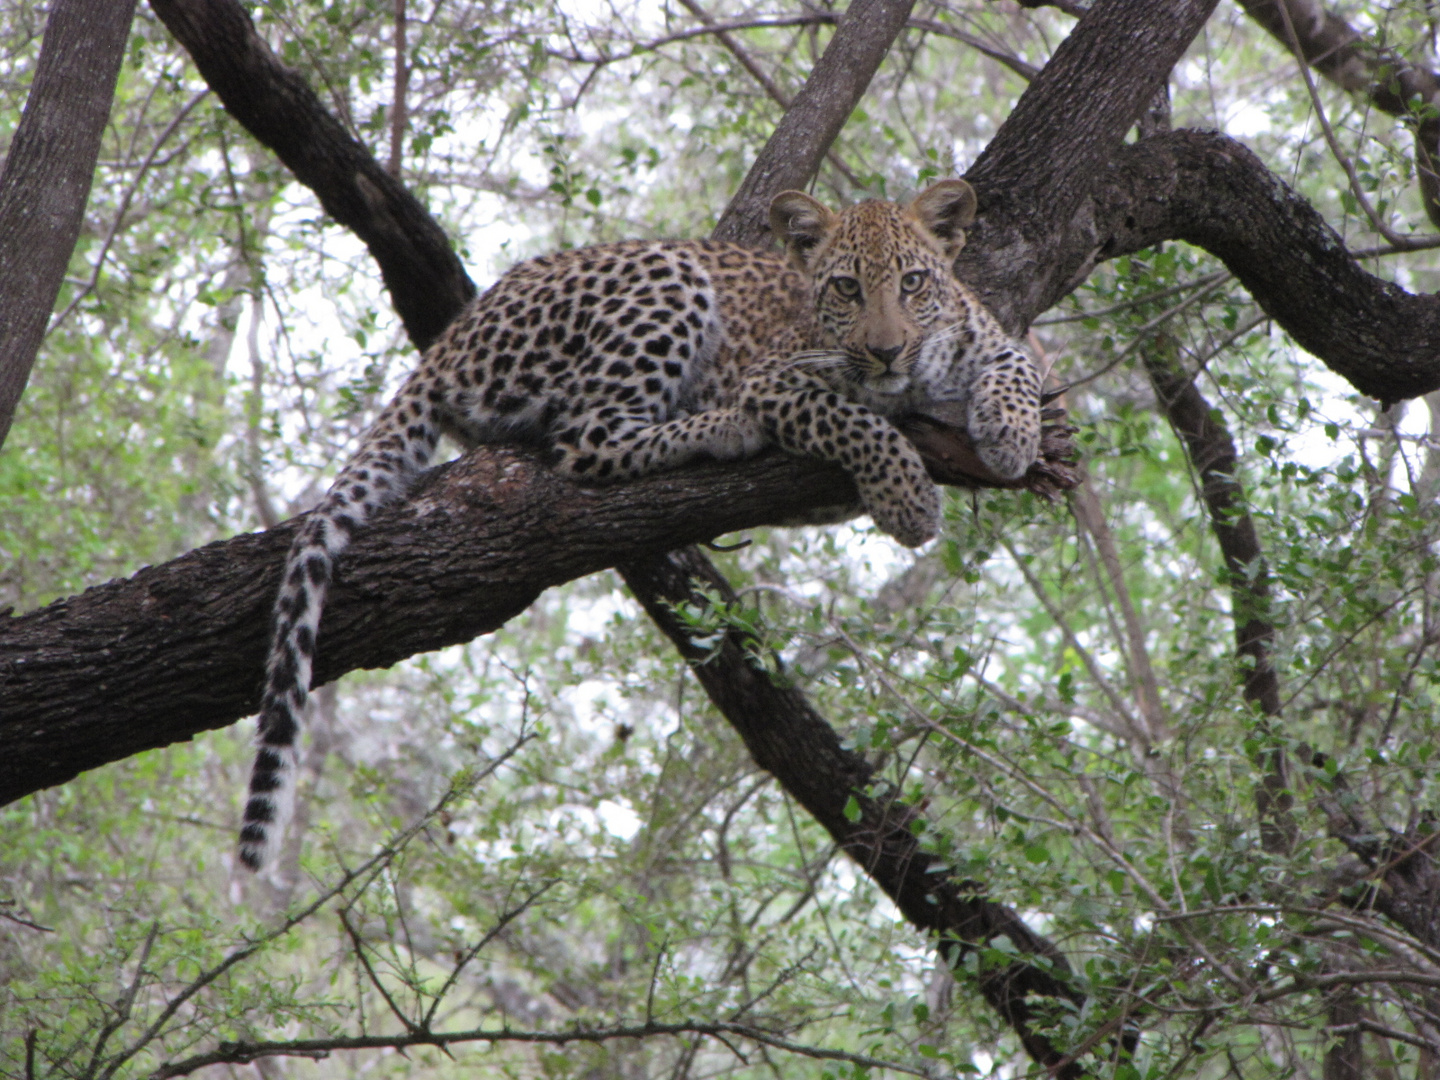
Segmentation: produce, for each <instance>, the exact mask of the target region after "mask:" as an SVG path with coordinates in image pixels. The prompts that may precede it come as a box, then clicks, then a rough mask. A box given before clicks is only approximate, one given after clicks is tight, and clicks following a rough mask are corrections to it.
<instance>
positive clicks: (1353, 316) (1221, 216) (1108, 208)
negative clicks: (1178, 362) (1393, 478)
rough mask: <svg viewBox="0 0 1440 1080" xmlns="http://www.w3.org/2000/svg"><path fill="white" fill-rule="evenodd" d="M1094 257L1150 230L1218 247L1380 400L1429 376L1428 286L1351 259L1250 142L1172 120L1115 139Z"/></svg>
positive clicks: (1411, 389) (1270, 302) (1152, 236)
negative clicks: (1129, 141) (1137, 135)
mask: <svg viewBox="0 0 1440 1080" xmlns="http://www.w3.org/2000/svg"><path fill="white" fill-rule="evenodd" d="M1093 220H1094V232H1093V234H1092V235H1093V239H1094V241H1095V249H1094V252H1095V253H1094V256H1093V257H1094V260H1095V261H1097V262H1098V261H1101V260H1103V259H1110V258H1114V257H1116V256H1117V255H1123V254H1127V253H1129V252H1132V251H1137V250H1139V249H1141V248H1145V247H1149V246H1150V245H1152V244H1155V243H1158V242H1159V241H1161V240H1184V241H1186V242H1187V243H1191V244H1194V245H1196V246H1197V247H1201V248H1204V249H1205V250H1206V251H1208V252H1210V253H1211V254H1212V255H1215V256H1216V257H1217V258H1219V259H1220V260H1221V261H1222V262H1224V264H1225V265H1226V266H1227V267H1228V268H1229V269H1230V271H1231V272H1232V273H1233V274H1234V275H1235V276H1236V277H1237V278H1238V279H1239V280H1240V282H1241V283H1242V284H1243V285H1244V286H1245V288H1246V289H1248V290H1249V292H1250V295H1251V296H1253V297H1254V298H1255V301H1256V303H1258V304H1259V305H1260V306H1261V307H1262V308H1263V309H1264V310H1265V312H1266V314H1268V315H1270V316H1271V317H1272V318H1273V319H1275V321H1276V322H1278V323H1279V324H1280V325H1281V326H1282V327H1284V328H1285V330H1286V331H1287V332H1288V333H1289V334H1290V336H1291V337H1293V338H1294V339H1295V340H1296V341H1297V342H1299V344H1300V345H1301V346H1303V347H1304V348H1306V349H1308V350H1309V351H1310V352H1312V353H1314V354H1315V356H1317V357H1319V358H1320V359H1321V360H1322V361H1324V363H1325V364H1326V366H1327V367H1329V368H1330V369H1331V370H1332V371H1334V372H1336V373H1337V374H1339V375H1341V376H1343V377H1344V378H1345V379H1346V380H1347V381H1349V383H1350V384H1351V385H1352V386H1354V387H1355V388H1356V389H1357V390H1359V391H1360V392H1361V393H1364V394H1368V395H1370V396H1371V397H1374V398H1378V399H1379V400H1380V401H1382V402H1385V403H1387V404H1388V403H1391V402H1395V401H1399V400H1401V399H1403V398H1411V397H1418V396H1419V395H1421V394H1425V393H1429V392H1430V391H1431V390H1434V389H1436V388H1437V387H1440V297H1436V296H1417V295H1415V294H1412V293H1408V292H1406V291H1405V290H1404V289H1402V288H1401V287H1400V286H1398V285H1395V284H1393V283H1391V282H1388V281H1383V280H1381V279H1380V278H1377V277H1375V276H1373V275H1371V274H1368V273H1366V272H1365V271H1364V270H1363V269H1361V267H1360V264H1359V263H1357V262H1356V261H1355V259H1354V257H1353V256H1352V255H1351V254H1350V253H1349V252H1348V251H1347V250H1346V249H1345V245H1344V243H1343V241H1341V239H1340V237H1339V236H1338V235H1337V234H1336V233H1335V231H1334V230H1333V229H1332V228H1330V226H1329V225H1327V224H1326V223H1325V219H1324V218H1322V217H1321V216H1320V214H1319V213H1318V212H1317V211H1316V210H1315V208H1314V207H1312V206H1311V205H1310V204H1309V203H1308V202H1306V201H1305V200H1304V199H1303V198H1301V197H1300V196H1299V195H1298V194H1296V193H1295V192H1294V191H1293V190H1292V189H1290V188H1289V187H1287V186H1286V185H1285V184H1284V183H1283V182H1282V181H1281V180H1280V179H1279V178H1278V177H1276V176H1275V174H1274V173H1272V172H1270V170H1269V169H1267V168H1266V167H1265V165H1264V163H1263V162H1261V161H1260V159H1259V158H1257V157H1256V156H1255V155H1254V154H1253V153H1251V151H1250V150H1248V149H1247V148H1246V147H1245V146H1243V145H1242V144H1241V143H1238V142H1236V141H1235V140H1234V139H1230V138H1227V137H1226V136H1224V135H1219V134H1216V133H1214V132H1201V131H1175V132H1171V133H1169V134H1166V135H1157V136H1154V137H1152V138H1149V139H1145V140H1143V141H1141V142H1139V143H1135V144H1133V145H1130V146H1126V147H1124V148H1123V149H1122V150H1121V151H1120V152H1119V153H1117V154H1116V155H1115V158H1114V161H1113V164H1112V166H1111V168H1110V170H1109V175H1108V176H1107V177H1105V178H1104V179H1103V180H1102V181H1101V183H1100V185H1099V186H1098V187H1097V189H1096V192H1095V205H1094V219H1093Z"/></svg>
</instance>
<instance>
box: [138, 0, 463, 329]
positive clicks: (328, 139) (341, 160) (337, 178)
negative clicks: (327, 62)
mask: <svg viewBox="0 0 1440 1080" xmlns="http://www.w3.org/2000/svg"><path fill="white" fill-rule="evenodd" d="M150 6H151V7H152V8H154V9H155V14H157V15H159V16H160V19H161V20H162V21H163V22H164V23H165V26H166V27H167V28H168V29H169V31H170V32H171V33H172V34H174V35H175V40H177V41H179V42H180V44H182V45H184V46H185V50H186V51H187V52H188V53H189V54H190V56H191V58H192V59H193V60H194V61H195V66H196V67H197V68H199V69H200V74H201V75H202V76H203V77H204V79H205V81H206V83H208V84H209V86H210V88H211V89H212V90H214V91H215V93H216V94H217V95H218V96H219V98H220V100H221V101H222V102H223V103H224V105H225V110H226V111H227V112H228V113H229V114H230V115H231V116H233V117H234V118H235V119H236V120H238V121H239V122H240V123H241V124H242V125H243V126H244V127H245V129H246V130H247V131H249V132H250V134H252V135H254V136H255V138H257V139H258V140H259V141H260V142H262V143H263V144H265V146H267V147H269V148H270V149H271V150H273V151H274V152H275V155H276V156H277V157H278V158H279V159H280V160H281V161H283V162H284V163H285V165H286V167H288V168H289V169H290V171H291V172H292V173H294V174H295V178H296V179H297V180H299V181H300V182H301V183H302V184H304V185H305V186H306V187H308V188H310V190H312V191H314V192H315V194H316V195H317V196H319V198H320V205H322V206H323V207H324V208H325V212H326V213H328V214H329V215H330V216H331V217H333V218H334V219H335V220H336V221H338V222H339V223H340V224H341V225H344V226H345V227H346V228H348V229H351V230H353V231H354V233H355V235H357V236H358V237H360V239H361V240H363V241H364V242H365V245H366V246H367V247H368V248H369V249H370V252H371V254H372V255H374V256H375V261H376V262H377V263H378V264H379V266H380V274H381V277H382V278H383V279H384V281H385V287H386V288H387V289H389V290H390V297H391V299H392V300H393V301H394V304H395V310H396V312H397V313H398V314H399V315H400V320H401V321H402V322H403V323H404V324H405V332H406V333H407V334H408V335H409V336H410V339H411V340H412V341H414V342H415V344H416V345H417V346H419V347H420V348H422V349H423V348H425V347H426V346H427V345H429V344H430V342H432V341H434V340H435V338H436V337H437V336H438V335H439V334H440V331H442V330H444V329H445V327H446V326H448V325H449V324H450V320H451V319H453V318H454V317H455V313H456V312H457V311H459V309H460V307H461V306H462V305H464V303H465V302H466V301H467V300H469V299H470V298H471V297H473V296H474V295H475V284H474V282H472V281H471V280H470V277H469V275H468V274H466V273H465V268H464V267H463V266H462V265H461V264H460V260H459V258H458V257H457V256H456V255H455V252H454V251H453V250H452V249H451V247H450V241H449V238H448V237H447V236H446V235H445V232H444V230H443V229H441V228H440V226H439V224H438V223H437V222H436V221H435V219H434V218H432V217H431V216H430V214H429V213H428V212H427V211H426V209H425V208H424V207H423V206H422V205H420V201H419V200H418V199H416V198H415V196H414V195H412V194H411V193H410V191H409V189H408V188H406V187H405V185H404V184H402V183H401V182H400V180H399V179H398V178H397V177H395V176H392V175H390V173H389V172H387V171H386V169H385V167H384V166H382V165H381V164H380V162H379V161H377V160H376V159H375V157H374V155H372V154H371V153H370V151H369V150H367V149H366V148H365V147H364V146H362V145H361V144H360V143H358V142H357V141H356V140H355V139H353V138H351V136H350V134H349V132H347V131H346V130H345V128H344V126H343V125H342V124H341V123H340V121H338V120H336V119H335V117H333V116H332V115H331V114H330V113H329V111H328V110H327V109H326V108H325V106H324V105H323V104H322V103H321V101H320V99H319V98H318V97H316V96H315V92H314V91H313V90H311V89H310V86H309V84H308V83H306V82H305V79H304V78H303V77H302V76H301V75H300V74H299V73H298V72H295V71H292V70H291V69H290V68H287V67H286V66H285V65H284V64H282V63H281V62H280V60H279V59H278V58H277V57H276V56H275V54H274V52H273V51H272V50H271V48H270V46H269V45H267V44H266V43H265V42H264V41H263V40H262V39H261V37H260V35H259V34H257V33H256V32H255V25H254V23H252V22H251V21H250V17H249V16H248V15H247V14H246V13H245V11H244V10H243V9H242V8H241V7H240V5H239V4H237V3H234V2H233V0H151V4H150Z"/></svg>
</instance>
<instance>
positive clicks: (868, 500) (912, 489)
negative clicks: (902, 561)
mask: <svg viewBox="0 0 1440 1080" xmlns="http://www.w3.org/2000/svg"><path fill="white" fill-rule="evenodd" d="M861 496H862V498H863V499H864V501H865V509H866V510H867V511H868V512H869V514H870V517H871V518H873V519H874V521H875V524H876V525H878V526H880V528H881V529H883V530H885V532H887V533H889V534H890V535H891V536H893V537H894V538H895V539H896V540H898V541H899V542H900V543H902V544H904V545H905V546H906V547H919V546H920V545H921V544H923V543H925V541H927V540H932V539H934V537H935V534H936V533H937V532H938V531H939V530H940V493H939V492H938V491H937V490H936V488H935V485H934V484H932V483H931V482H930V480H929V478H928V477H920V478H919V482H918V483H915V484H912V485H908V487H886V488H884V489H880V490H863V489H862V491H861Z"/></svg>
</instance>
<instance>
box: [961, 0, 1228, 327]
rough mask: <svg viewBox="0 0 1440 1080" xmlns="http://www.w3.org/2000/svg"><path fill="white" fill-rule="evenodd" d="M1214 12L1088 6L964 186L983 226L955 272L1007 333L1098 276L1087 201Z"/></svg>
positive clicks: (1192, 0)
mask: <svg viewBox="0 0 1440 1080" xmlns="http://www.w3.org/2000/svg"><path fill="white" fill-rule="evenodd" d="M1215 2H1216V0H1174V2H1173V3H1156V2H1153V0H1096V2H1095V3H1094V4H1093V5H1092V6H1091V7H1090V9H1089V10H1088V11H1087V12H1086V13H1085V16H1084V17H1083V18H1082V19H1081V20H1080V21H1079V22H1078V23H1077V24H1076V25H1075V28H1074V29H1073V30H1072V31H1071V32H1070V35H1069V37H1067V38H1066V39H1065V40H1064V41H1063V42H1061V44H1060V47H1059V48H1057V49H1056V50H1055V55H1054V56H1052V57H1051V59H1050V62H1049V63H1048V64H1046V65H1045V67H1044V69H1043V70H1041V72H1040V74H1039V75H1037V76H1036V77H1035V79H1034V80H1033V81H1032V82H1031V83H1030V86H1029V88H1028V89H1027V90H1026V91H1025V93H1024V94H1023V95H1021V97H1020V100H1019V102H1018V103H1017V104H1016V106H1015V109H1014V111H1013V112H1011V114H1010V115H1009V116H1008V117H1006V119H1005V122H1004V123H1003V124H1002V125H1001V126H1000V130H999V131H997V132H996V133H995V138H994V139H993V140H991V142H990V145H989V146H987V147H986V148H985V150H984V152H983V153H982V154H981V155H980V157H979V158H977V159H976V161H975V164H974V165H973V166H972V167H971V169H970V171H969V172H968V173H966V179H967V180H969V181H970V183H971V184H972V185H973V186H974V188H975V191H976V194H977V195H978V196H979V200H980V203H979V209H980V216H979V218H978V219H977V220H976V222H975V225H974V227H973V228H972V230H971V234H970V242H969V243H968V244H967V245H966V248H965V250H964V251H962V252H961V253H960V259H959V261H958V264H957V265H958V267H959V270H960V276H961V278H962V279H964V280H965V281H968V282H971V283H973V284H975V285H976V287H977V288H978V289H979V290H980V292H981V295H982V296H983V297H984V299H985V302H986V304H987V305H989V307H990V308H991V310H992V311H994V312H995V314H996V316H997V317H998V318H999V319H1000V321H1001V322H1002V323H1004V324H1005V325H1006V326H1007V327H1009V329H1010V330H1011V331H1012V332H1019V331H1020V330H1022V329H1023V328H1024V327H1026V326H1028V325H1029V324H1030V321H1031V320H1032V319H1034V318H1035V316H1037V315H1038V314H1040V312H1042V311H1044V310H1046V309H1047V308H1049V307H1051V306H1052V305H1053V304H1054V303H1055V302H1056V301H1057V300H1059V299H1060V298H1061V297H1062V296H1064V295H1066V294H1067V293H1069V292H1070V291H1071V290H1072V289H1074V288H1075V286H1076V285H1078V284H1079V283H1080V282H1081V281H1083V280H1084V278H1085V275H1087V274H1088V273H1089V272H1090V269H1091V268H1092V267H1093V266H1094V249H1093V247H1091V246H1090V245H1089V244H1087V242H1086V236H1085V234H1086V232H1088V231H1089V230H1088V229H1087V228H1086V226H1087V224H1088V219H1089V218H1090V216H1091V213H1092V211H1091V209H1090V203H1089V196H1090V193H1091V189H1092V187H1093V186H1094V183H1095V180H1096V178H1097V177H1099V176H1101V175H1102V174H1103V171H1104V169H1105V167H1106V165H1107V164H1108V163H1109V161H1110V158H1111V157H1112V156H1113V154H1114V153H1115V152H1116V151H1117V150H1118V149H1119V148H1120V146H1121V144H1122V143H1123V142H1124V139H1125V135H1126V133H1127V132H1128V131H1129V130H1130V128H1131V127H1132V126H1133V125H1134V123H1135V120H1136V118H1137V117H1139V116H1140V114H1141V113H1142V112H1143V111H1144V110H1145V107H1146V106H1147V105H1148V104H1149V103H1150V102H1151V100H1152V99H1153V98H1154V97H1155V93H1156V91H1157V90H1158V89H1159V88H1160V87H1161V85H1163V83H1164V80H1165V78H1166V76H1167V75H1168V74H1169V72H1170V70H1171V68H1173V67H1174V66H1175V63H1176V61H1178V60H1179V59H1180V57H1181V55H1182V54H1183V53H1184V52H1185V49H1186V47H1187V46H1189V44H1190V42H1191V41H1192V40H1193V39H1194V37H1195V35H1196V34H1198V33H1199V32H1200V28H1201V27H1202V26H1204V25H1205V21H1206V19H1208V18H1209V17H1210V12H1211V11H1212V10H1213V9H1214V7H1215Z"/></svg>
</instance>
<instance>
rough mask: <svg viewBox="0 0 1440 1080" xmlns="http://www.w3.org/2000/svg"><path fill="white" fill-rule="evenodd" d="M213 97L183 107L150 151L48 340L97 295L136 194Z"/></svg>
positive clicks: (205, 92) (200, 96) (205, 93)
mask: <svg viewBox="0 0 1440 1080" xmlns="http://www.w3.org/2000/svg"><path fill="white" fill-rule="evenodd" d="M209 93H210V91H209V90H208V89H205V90H201V91H200V92H199V93H198V94H196V95H195V96H194V97H192V98H191V99H190V100H189V101H187V102H186V103H185V104H184V105H183V106H182V107H181V109H180V111H179V112H177V113H176V114H175V116H174V117H173V118H172V119H171V121H170V123H168V124H166V125H165V130H164V131H162V132H160V135H159V137H157V138H156V140H155V143H154V145H152V146H151V147H150V153H148V154H146V155H145V160H144V161H142V162H141V163H140V167H139V168H138V169H136V170H135V179H134V180H132V181H130V186H129V187H127V188H126V189H125V194H124V196H123V197H122V198H121V199H120V206H119V208H118V209H117V210H116V211H115V220H114V221H113V222H111V224H110V231H109V232H108V233H106V234H105V240H104V242H103V243H102V244H101V245H100V254H99V255H97V256H96V257H95V266H94V268H93V269H92V270H91V271H90V279H89V280H88V281H86V282H85V284H84V286H83V287H82V288H81V289H80V291H79V292H78V293H76V294H75V296H74V297H73V298H72V299H71V301H70V303H68V304H66V305H65V310H64V311H62V312H60V314H59V315H56V316H55V318H53V319H51V320H50V325H49V327H48V328H47V329H46V330H45V335H46V336H47V337H48V336H49V335H51V334H53V333H54V332H55V330H56V328H57V327H59V326H60V324H61V323H63V322H64V321H65V320H66V319H68V318H69V317H70V316H71V314H73V313H74V311H75V309H76V308H78V307H79V306H80V304H81V302H82V301H83V300H84V299H85V298H86V297H87V296H89V295H90V294H91V293H92V292H94V291H95V288H96V286H97V285H99V284H100V271H101V270H103V269H104V267H105V260H106V258H107V257H108V256H109V254H110V248H111V246H112V245H114V243H115V238H116V237H117V236H119V235H120V228H121V226H122V225H124V223H125V214H126V213H127V212H128V211H129V209H130V204H131V203H132V202H134V201H135V193H136V192H137V191H139V190H140V184H141V182H142V181H143V180H144V179H145V174H146V173H148V172H149V171H150V167H151V166H152V165H153V164H155V158H156V156H157V155H159V153H160V148H161V147H162V146H164V145H165V143H166V142H167V141H168V140H169V138H170V136H171V135H173V134H175V129H176V128H178V127H179V126H180V125H181V124H182V123H183V122H184V121H185V118H186V117H187V116H189V115H190V113H191V111H192V110H193V109H194V108H195V106H196V105H199V104H200V102H201V101H203V100H204V99H205V98H206V97H207V96H208V95H209Z"/></svg>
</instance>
